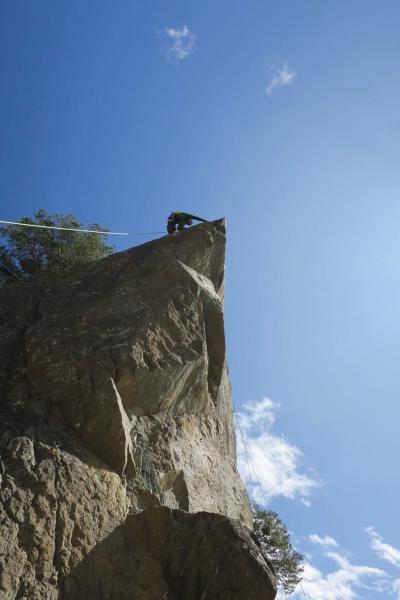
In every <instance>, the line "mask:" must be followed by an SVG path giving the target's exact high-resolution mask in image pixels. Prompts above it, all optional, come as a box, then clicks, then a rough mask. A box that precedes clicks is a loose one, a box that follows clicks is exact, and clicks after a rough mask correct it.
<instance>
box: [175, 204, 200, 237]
mask: <svg viewBox="0 0 400 600" xmlns="http://www.w3.org/2000/svg"><path fill="white" fill-rule="evenodd" d="M193 220H194V221H201V222H202V223H207V221H206V219H202V218H201V217H196V216H195V215H189V214H188V213H185V212H180V211H177V210H174V212H172V213H171V214H170V215H169V217H168V221H167V231H168V233H169V234H171V233H174V232H175V231H176V230H177V229H178V231H182V230H183V229H184V228H185V225H192V223H193Z"/></svg>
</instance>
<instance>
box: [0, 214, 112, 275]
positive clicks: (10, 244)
mask: <svg viewBox="0 0 400 600" xmlns="http://www.w3.org/2000/svg"><path fill="white" fill-rule="evenodd" d="M21 223H31V224H38V225H47V226H51V227H67V228H75V229H79V228H80V227H81V223H79V221H78V220H77V219H76V217H75V216H74V215H59V214H48V213H47V212H46V211H45V210H43V209H40V210H38V212H37V213H36V214H35V215H34V217H33V218H32V217H24V218H22V219H21ZM89 229H93V230H95V231H96V230H97V231H104V229H103V228H101V227H100V225H98V224H97V223H95V224H94V225H90V226H89ZM0 236H1V237H2V238H3V239H4V240H5V244H0V261H1V262H2V264H3V265H5V266H6V267H8V268H9V269H12V270H13V272H14V273H16V274H17V275H19V276H22V277H24V276H28V275H36V274H37V273H43V272H45V271H60V270H61V269H65V268H66V267H73V266H78V265H81V264H85V263H88V262H90V261H92V260H97V259H99V258H103V257H105V256H108V255H109V254H112V252H113V247H112V246H109V245H108V244H107V242H106V241H105V240H106V237H105V236H101V235H99V234H97V233H78V232H76V231H58V230H55V229H38V228H34V227H21V226H18V225H6V226H4V227H1V228H0Z"/></svg>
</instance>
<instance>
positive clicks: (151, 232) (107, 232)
mask: <svg viewBox="0 0 400 600" xmlns="http://www.w3.org/2000/svg"><path fill="white" fill-rule="evenodd" d="M0 223H4V224H5V225H20V226H22V227H36V228H38V229H56V230H57V231H78V232H79V233H97V234H98V235H158V234H160V233H165V232H164V231H140V232H137V231H136V232H129V233H128V232H120V231H102V230H98V229H75V228H73V227H56V226H54V225H39V224H37V223H21V222H19V221H0Z"/></svg>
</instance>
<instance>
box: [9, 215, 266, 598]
mask: <svg viewBox="0 0 400 600" xmlns="http://www.w3.org/2000/svg"><path fill="white" fill-rule="evenodd" d="M224 251H225V226H224V222H223V221H215V222H213V223H207V224H204V225H199V226H197V227H194V228H192V229H190V230H187V231H185V232H181V233H179V234H176V235H174V236H169V237H164V238H161V239H160V240H156V241H153V242H150V243H147V244H144V245H142V246H139V247H136V248H133V249H131V250H128V251H126V252H120V253H117V254H114V255H112V256H110V257H108V258H106V259H104V260H101V261H98V262H96V263H92V264H90V265H87V266H85V267H84V268H82V269H80V270H76V269H75V270H73V271H63V272H62V273H58V274H48V275H41V276H37V277H34V278H31V279H30V280H29V281H25V282H16V283H11V284H8V285H7V286H5V287H4V288H2V289H1V290H0V335H1V339H0V456H1V458H0V598H1V599H4V600H13V599H17V598H18V599H23V598H24V599H25V598H26V599H29V600H36V599H37V600H39V599H53V598H54V599H56V598H60V599H64V600H67V599H71V600H72V599H76V600H80V599H97V598H99V599H100V598H101V599H110V600H111V599H117V598H118V599H122V600H123V599H127V600H128V599H129V600H153V599H154V600H161V599H164V600H181V599H182V600H186V599H188V600H189V599H190V600H192V599H193V600H197V599H198V600H200V598H201V599H203V600H218V599H219V598H221V599H226V600H228V599H231V600H240V599H242V598H243V599H244V598H246V599H254V600H258V599H260V600H261V599H262V600H269V599H272V598H274V597H275V582H274V576H273V573H272V570H271V567H270V565H269V564H267V563H266V562H265V560H264V559H263V558H262V556H261V554H260V549H259V547H258V546H257V544H256V543H255V541H254V539H253V538H252V537H251V535H250V533H249V532H248V530H247V529H246V528H245V527H244V526H243V525H245V526H246V525H247V526H248V527H251V515H250V511H249V505H248V499H247V495H246V492H245V490H244V487H243V484H242V482H241V480H240V477H239V475H238V472H237V468H236V456H235V434H234V429H233V422H232V405H231V396H230V386H229V381H228V375H227V366H226V357H225V338H224V323H223V291H224Z"/></svg>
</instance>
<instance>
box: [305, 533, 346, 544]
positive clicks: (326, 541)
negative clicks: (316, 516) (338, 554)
mask: <svg viewBox="0 0 400 600" xmlns="http://www.w3.org/2000/svg"><path fill="white" fill-rule="evenodd" d="M308 539H309V540H310V542H312V543H313V544H318V545H319V546H332V548H337V547H338V546H339V544H338V543H337V541H336V540H334V539H333V537H330V536H329V535H326V536H325V537H323V538H322V537H320V536H319V535H317V534H316V533H313V534H312V535H309V536H308Z"/></svg>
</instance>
